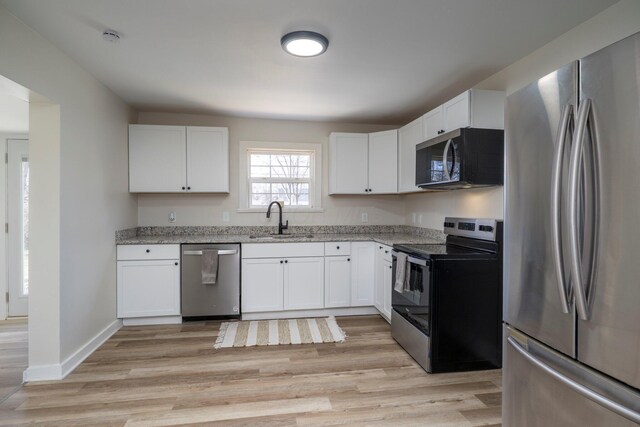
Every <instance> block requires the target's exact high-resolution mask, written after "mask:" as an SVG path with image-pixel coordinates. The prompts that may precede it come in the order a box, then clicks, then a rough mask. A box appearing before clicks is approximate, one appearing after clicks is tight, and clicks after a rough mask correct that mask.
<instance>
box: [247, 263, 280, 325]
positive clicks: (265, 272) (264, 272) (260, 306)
mask: <svg viewBox="0 0 640 427" xmlns="http://www.w3.org/2000/svg"><path fill="white" fill-rule="evenodd" d="M283 265H284V260H282V259H279V258H277V259H275V258H258V259H243V260H242V311H243V312H245V313H254V312H261V311H279V310H282V309H283V307H284V306H283V279H284V269H283Z"/></svg>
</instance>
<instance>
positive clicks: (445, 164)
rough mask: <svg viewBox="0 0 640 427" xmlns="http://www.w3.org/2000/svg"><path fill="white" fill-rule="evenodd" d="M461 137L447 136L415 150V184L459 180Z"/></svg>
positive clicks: (434, 183) (454, 181)
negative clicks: (445, 138)
mask: <svg viewBox="0 0 640 427" xmlns="http://www.w3.org/2000/svg"><path fill="white" fill-rule="evenodd" d="M461 151H462V139H461V138H456V137H454V138H449V139H447V140H443V141H440V142H436V143H435V144H433V145H429V146H427V147H423V148H420V149H418V150H417V152H416V168H417V169H416V185H418V186H429V185H437V184H447V183H456V182H458V181H460V167H461V165H460V160H461V159H462V152H461Z"/></svg>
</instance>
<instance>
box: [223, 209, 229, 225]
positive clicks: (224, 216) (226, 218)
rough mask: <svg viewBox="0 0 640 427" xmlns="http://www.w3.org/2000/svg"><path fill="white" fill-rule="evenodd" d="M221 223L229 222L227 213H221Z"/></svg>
mask: <svg viewBox="0 0 640 427" xmlns="http://www.w3.org/2000/svg"><path fill="white" fill-rule="evenodd" d="M222 221H223V222H229V212H226V211H225V212H222Z"/></svg>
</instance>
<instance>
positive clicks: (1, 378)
mask: <svg viewBox="0 0 640 427" xmlns="http://www.w3.org/2000/svg"><path fill="white" fill-rule="evenodd" d="M27 344H28V340H27V319H11V320H0V402H2V401H3V400H4V399H5V397H7V396H8V395H10V394H11V393H13V392H14V391H15V390H16V389H17V388H18V387H20V384H22V373H23V372H24V370H25V369H27V361H28V359H27V358H28V355H27Z"/></svg>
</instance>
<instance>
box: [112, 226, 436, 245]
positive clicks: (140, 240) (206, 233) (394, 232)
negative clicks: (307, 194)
mask: <svg viewBox="0 0 640 427" xmlns="http://www.w3.org/2000/svg"><path fill="white" fill-rule="evenodd" d="M291 228H292V230H291V233H285V234H289V235H292V236H293V237H288V238H265V237H269V236H270V235H273V234H275V232H276V231H277V229H274V228H273V227H241V226H236V227H137V228H131V229H126V230H121V231H118V232H116V242H115V243H116V244H118V245H138V244H142V245H152V244H181V243H245V244H246V243H300V242H358V241H361V242H362V241H374V242H378V243H382V244H385V245H389V246H391V245H394V244H438V243H444V234H443V233H442V232H441V231H438V230H432V229H428V228H418V227H410V226H308V227H303V226H298V227H291ZM309 235H312V237H308V236H309ZM251 236H258V237H257V238H252V237H251Z"/></svg>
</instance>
